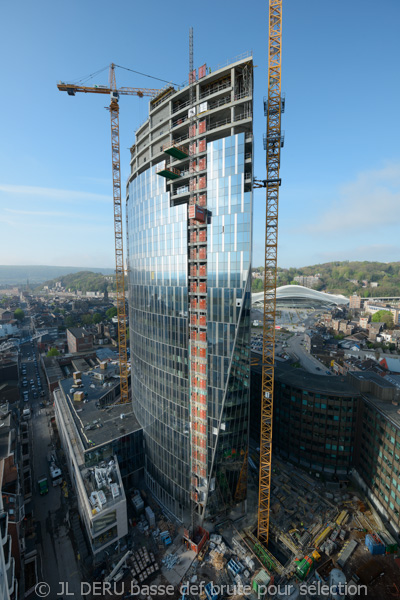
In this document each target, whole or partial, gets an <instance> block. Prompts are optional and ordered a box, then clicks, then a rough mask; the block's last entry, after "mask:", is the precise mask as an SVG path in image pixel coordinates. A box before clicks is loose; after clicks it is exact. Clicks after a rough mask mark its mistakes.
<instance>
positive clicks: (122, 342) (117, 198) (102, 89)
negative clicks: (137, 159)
mask: <svg viewBox="0 0 400 600" xmlns="http://www.w3.org/2000/svg"><path fill="white" fill-rule="evenodd" d="M57 87H58V89H59V90H60V91H61V92H67V94H68V95H69V96H75V94H76V93H77V92H83V93H85V94H86V93H91V94H109V95H110V106H109V109H108V110H109V111H110V117H111V151H112V178H113V205H114V235H115V277H116V287H117V316H118V347H119V369H120V388H121V399H120V403H121V404H125V403H127V402H129V392H128V357H127V334H126V322H127V319H126V310H125V268H124V243H123V227H122V201H121V164H120V143H119V104H118V99H119V96H120V95H127V96H139V98H143V96H150V97H155V96H157V95H158V94H159V93H160V90H155V89H148V88H132V87H121V88H119V89H117V86H116V80H115V65H114V63H111V65H110V70H109V85H108V86H91V87H90V86H81V85H75V84H71V83H64V82H59V83H58V84H57Z"/></svg>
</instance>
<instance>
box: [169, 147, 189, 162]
mask: <svg viewBox="0 0 400 600" xmlns="http://www.w3.org/2000/svg"><path fill="white" fill-rule="evenodd" d="M164 152H165V154H169V155H170V156H173V157H174V158H178V159H181V158H187V157H188V156H189V155H188V153H187V151H186V150H185V148H183V147H182V146H169V147H167V148H164Z"/></svg>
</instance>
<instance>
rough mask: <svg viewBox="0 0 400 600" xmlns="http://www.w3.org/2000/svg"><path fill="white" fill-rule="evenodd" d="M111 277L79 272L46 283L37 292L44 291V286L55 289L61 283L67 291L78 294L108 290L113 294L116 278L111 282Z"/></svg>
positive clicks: (90, 272)
mask: <svg viewBox="0 0 400 600" xmlns="http://www.w3.org/2000/svg"><path fill="white" fill-rule="evenodd" d="M109 277H110V276H107V278H106V276H105V275H103V274H102V273H93V272H92V271H79V272H78V273H69V274H68V275H63V276H62V277H57V278H56V279H51V280H50V281H45V282H44V284H43V285H40V286H38V287H37V288H36V290H35V291H41V290H43V288H44V286H48V287H49V288H54V287H55V284H56V283H57V281H61V285H62V287H63V288H65V289H66V290H71V291H73V292H77V291H78V290H79V291H81V292H104V291H105V290H106V289H107V290H108V291H109V292H113V291H115V289H116V286H115V278H113V280H112V281H109Z"/></svg>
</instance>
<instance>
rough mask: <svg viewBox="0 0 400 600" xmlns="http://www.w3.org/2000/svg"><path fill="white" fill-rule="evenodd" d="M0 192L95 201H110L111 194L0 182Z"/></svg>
mask: <svg viewBox="0 0 400 600" xmlns="http://www.w3.org/2000/svg"><path fill="white" fill-rule="evenodd" d="M0 192H5V193H7V194H16V195H20V196H40V197H41V198H50V199H52V200H59V201H62V202H68V201H71V200H72V201H78V200H79V201H82V200H95V201H96V202H99V201H100V202H109V203H111V201H112V195H111V194H109V195H105V194H95V193H93V192H82V191H79V190H62V189H58V188H46V187H39V186H30V185H7V184H0Z"/></svg>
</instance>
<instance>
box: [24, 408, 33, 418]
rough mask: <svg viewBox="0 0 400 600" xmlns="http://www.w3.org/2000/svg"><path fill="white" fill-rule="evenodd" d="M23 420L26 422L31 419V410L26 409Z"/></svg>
mask: <svg viewBox="0 0 400 600" xmlns="http://www.w3.org/2000/svg"><path fill="white" fill-rule="evenodd" d="M22 418H23V419H24V421H27V420H28V419H30V418H31V409H30V408H24V410H23V411H22Z"/></svg>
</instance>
